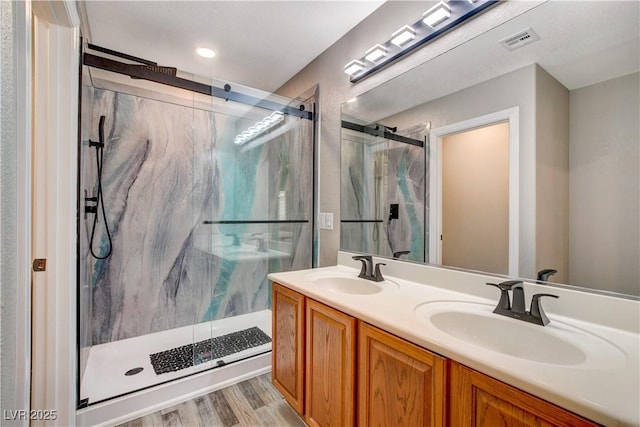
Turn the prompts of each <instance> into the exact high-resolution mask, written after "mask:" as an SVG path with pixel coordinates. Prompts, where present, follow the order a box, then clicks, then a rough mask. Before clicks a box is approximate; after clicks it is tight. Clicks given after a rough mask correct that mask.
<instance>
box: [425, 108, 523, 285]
mask: <svg viewBox="0 0 640 427" xmlns="http://www.w3.org/2000/svg"><path fill="white" fill-rule="evenodd" d="M519 118H520V108H519V107H512V108H507V109H505V110H500V111H496V112H495V113H490V114H485V115H483V116H478V117H474V118H472V119H469V120H463V121H460V122H456V123H452V124H450V125H445V126H442V127H439V128H435V129H431V131H430V132H429V140H430V141H431V144H430V147H429V149H430V155H429V170H430V177H429V178H430V181H429V182H430V183H429V187H430V188H429V230H430V232H429V263H431V264H438V265H441V264H442V240H441V239H440V236H441V235H442V141H443V139H444V138H445V137H446V136H448V135H451V134H455V133H460V132H464V131H469V130H472V129H477V128H481V127H485V126H490V125H493V124H497V123H502V122H508V123H509V272H508V275H509V276H513V277H518V272H519V255H520V246H519V245H520V238H519V234H520V233H519V230H520V227H519V225H520V177H519V166H520V150H519V147H520V125H519ZM434 208H435V209H434Z"/></svg>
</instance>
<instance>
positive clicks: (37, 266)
mask: <svg viewBox="0 0 640 427" xmlns="http://www.w3.org/2000/svg"><path fill="white" fill-rule="evenodd" d="M46 270H47V259H46V258H36V259H34V260H33V271H46Z"/></svg>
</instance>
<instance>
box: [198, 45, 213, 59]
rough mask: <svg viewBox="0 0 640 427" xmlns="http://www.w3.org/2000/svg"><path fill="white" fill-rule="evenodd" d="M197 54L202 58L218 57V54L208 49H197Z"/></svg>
mask: <svg viewBox="0 0 640 427" xmlns="http://www.w3.org/2000/svg"><path fill="white" fill-rule="evenodd" d="M196 53H197V54H198V55H200V56H202V57H203V58H213V57H214V56H216V53H215V52H214V51H212V50H211V49H208V48H206V47H199V48H197V49H196Z"/></svg>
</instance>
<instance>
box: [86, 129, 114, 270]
mask: <svg viewBox="0 0 640 427" xmlns="http://www.w3.org/2000/svg"><path fill="white" fill-rule="evenodd" d="M105 119H106V117H105V116H100V122H99V124H98V141H97V142H96V141H91V140H89V147H95V148H96V168H97V172H98V194H97V195H96V196H95V197H87V195H86V190H85V198H84V201H85V203H88V202H90V203H95V205H86V204H85V218H86V216H87V213H92V214H95V216H94V217H93V226H92V227H91V238H90V239H89V251H90V252H91V255H92V256H93V257H94V258H95V259H107V258H109V256H110V255H111V249H112V248H113V242H112V240H111V232H110V231H109V224H108V222H107V213H106V211H105V208H104V196H103V194H102V164H103V160H104V121H105ZM99 206H100V207H101V208H102V209H101V210H98V207H99ZM100 212H102V218H103V220H104V228H105V231H106V233H107V239H108V241H109V249H108V250H107V253H106V254H105V255H98V254H96V252H94V250H93V238H94V237H95V232H96V225H97V223H98V215H100Z"/></svg>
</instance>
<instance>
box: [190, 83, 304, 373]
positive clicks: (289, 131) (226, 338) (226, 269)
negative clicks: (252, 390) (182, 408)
mask: <svg viewBox="0 0 640 427" xmlns="http://www.w3.org/2000/svg"><path fill="white" fill-rule="evenodd" d="M213 87H217V86H216V83H215V82H214V84H213ZM228 92H229V93H228V96H229V98H230V99H234V97H238V96H241V97H242V98H243V99H244V100H248V99H253V100H254V101H255V104H256V105H253V106H247V105H245V106H244V108H243V110H242V111H238V110H237V106H236V105H231V106H229V105H228V104H227V101H225V100H224V99H220V98H216V97H212V98H211V102H212V110H214V111H217V112H220V113H216V114H214V121H215V125H214V126H215V129H216V135H215V141H213V145H214V146H215V150H212V151H211V155H210V156H209V163H208V165H207V168H208V169H209V171H210V172H209V175H210V176H212V177H213V180H212V185H213V187H214V192H213V197H211V199H210V200H209V202H210V203H209V205H208V207H207V208H206V209H204V210H203V215H202V218H201V221H200V225H199V227H198V229H197V236H198V239H199V242H200V244H201V246H200V249H201V251H202V254H203V256H204V257H206V258H207V259H208V261H209V262H210V263H211V265H212V268H213V270H214V271H215V272H216V274H215V278H214V279H213V280H212V281H211V297H210V298H208V299H206V301H207V303H208V306H207V307H206V310H203V311H202V313H201V314H200V321H201V322H210V323H209V324H210V325H211V334H212V339H211V343H210V348H208V347H205V349H206V351H207V357H209V358H211V359H212V360H213V362H214V363H215V364H228V363H230V362H232V361H235V360H240V359H243V358H246V357H250V356H252V355H255V354H260V353H264V352H265V351H270V349H271V338H270V336H271V312H270V309H271V288H270V283H269V281H268V279H267V274H268V273H270V272H274V271H283V270H290V269H293V268H310V267H311V263H312V253H311V252H312V221H311V217H312V210H313V209H312V206H313V153H314V150H313V143H312V141H313V120H311V116H310V115H309V114H308V113H307V112H308V111H312V108H313V105H312V104H311V103H309V102H306V103H303V102H300V101H292V100H290V99H287V98H284V97H280V96H275V95H270V94H267V93H264V92H261V91H257V90H255V89H250V88H245V87H241V86H233V87H231V88H230V90H229V91H228ZM301 106H302V108H301ZM229 108H235V111H233V114H230V113H228V112H227V110H228V109H229ZM222 112H225V113H227V114H224V113H222ZM207 345H208V344H207Z"/></svg>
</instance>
